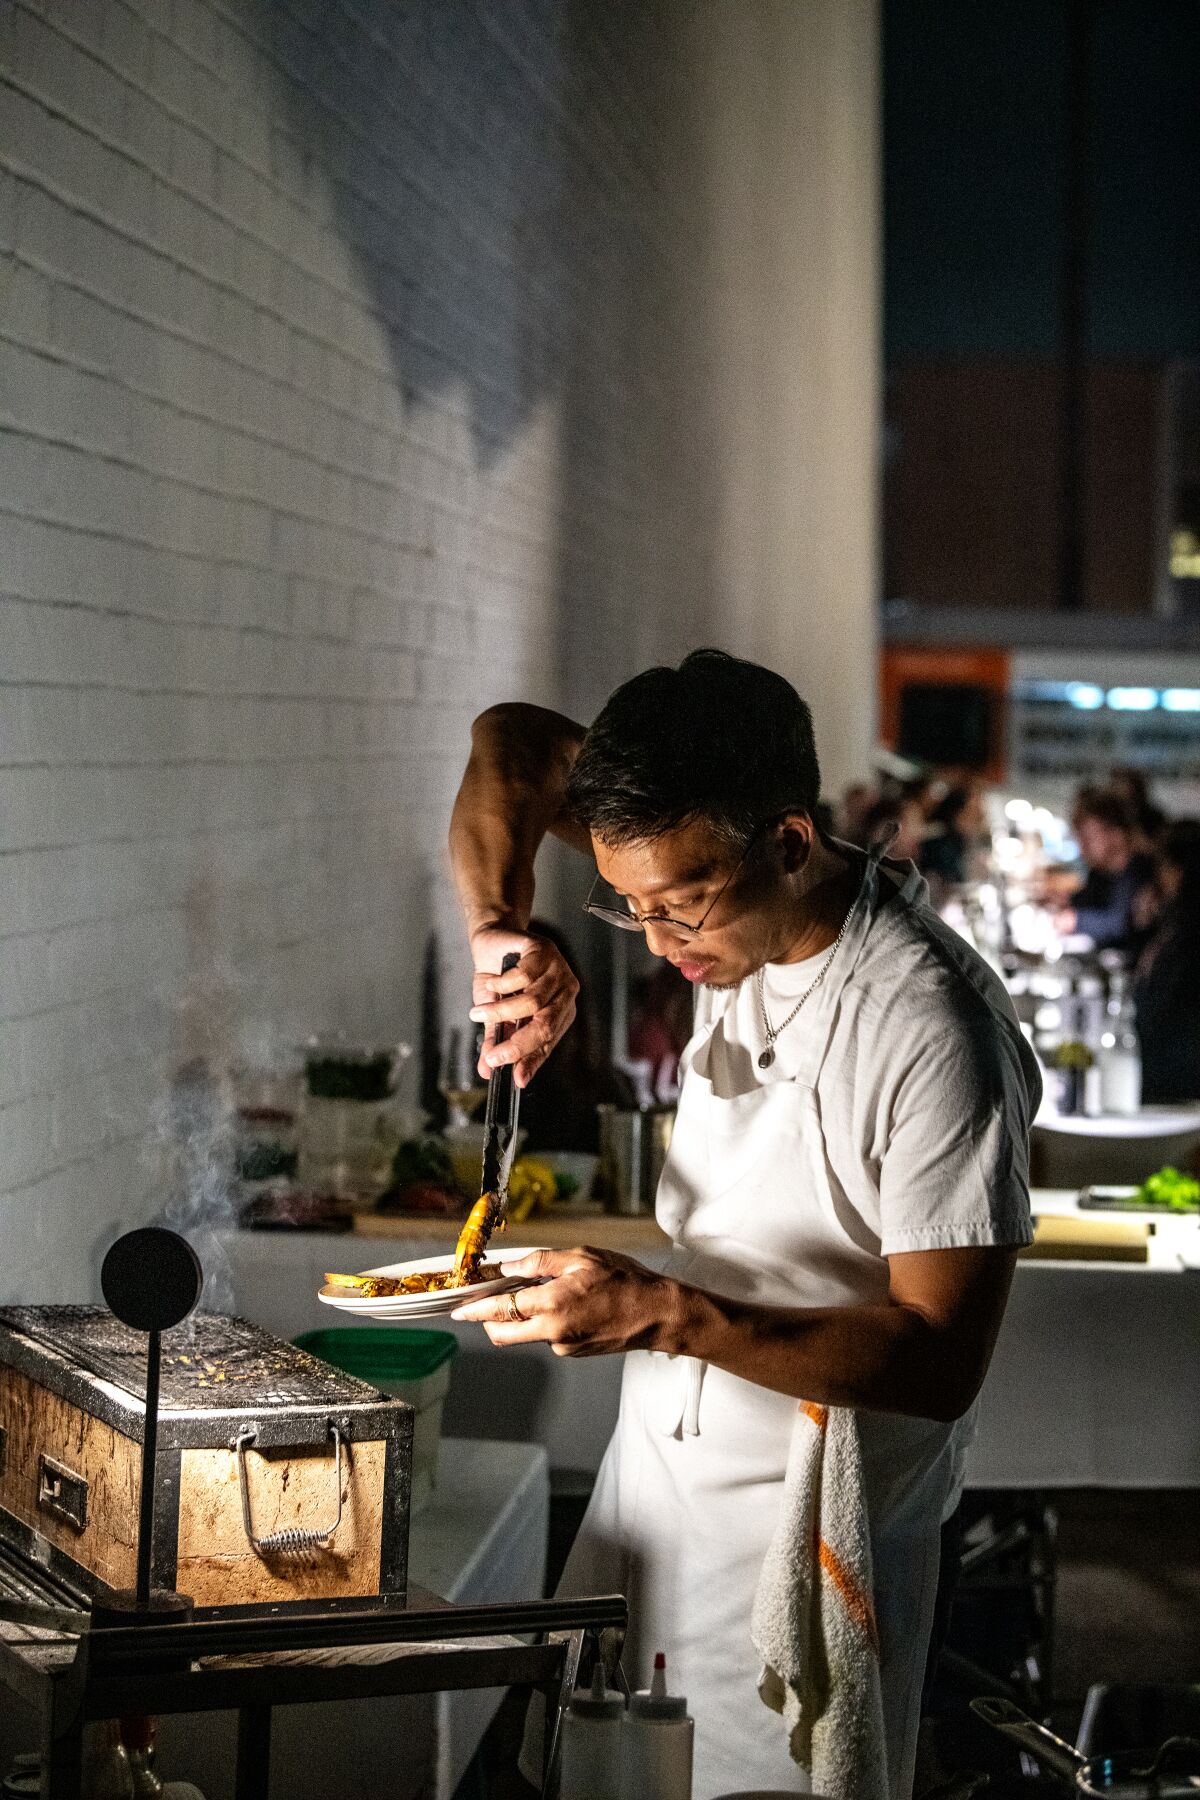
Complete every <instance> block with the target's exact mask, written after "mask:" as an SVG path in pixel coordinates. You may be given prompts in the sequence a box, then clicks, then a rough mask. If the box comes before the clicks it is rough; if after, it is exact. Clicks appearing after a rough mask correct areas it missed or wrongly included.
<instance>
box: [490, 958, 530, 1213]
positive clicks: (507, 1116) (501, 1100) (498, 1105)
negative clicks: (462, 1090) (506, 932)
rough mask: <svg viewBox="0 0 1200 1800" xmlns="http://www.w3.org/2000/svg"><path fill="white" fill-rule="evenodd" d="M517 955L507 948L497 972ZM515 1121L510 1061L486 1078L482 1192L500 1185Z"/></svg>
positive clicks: (498, 1033) (498, 1038)
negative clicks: (507, 1146) (486, 1093)
mask: <svg viewBox="0 0 1200 1800" xmlns="http://www.w3.org/2000/svg"><path fill="white" fill-rule="evenodd" d="M520 960H521V958H520V954H519V953H518V952H517V951H516V950H510V951H509V953H508V955H507V956H506V957H505V958H504V961H503V962H502V963H501V964H500V973H501V974H502V975H507V974H508V972H509V970H510V969H515V968H516V966H517V964H518V963H519V962H520ZM512 1031H513V1022H512V1020H511V1019H502V1020H501V1021H500V1023H499V1024H498V1025H497V1026H496V1029H495V1031H494V1032H493V1034H492V1043H493V1044H502V1043H503V1042H504V1040H505V1038H507V1037H509V1036H511V1034H512ZM516 1123H517V1085H516V1082H515V1080H514V1078H513V1065H512V1063H501V1064H500V1066H499V1067H498V1068H495V1069H493V1070H492V1072H491V1074H490V1076H489V1077H488V1097H487V1112H486V1114H485V1115H484V1124H485V1134H484V1141H483V1192H484V1193H485V1194H494V1193H495V1192H496V1191H497V1189H498V1188H499V1186H500V1172H501V1163H502V1159H503V1151H504V1145H505V1144H506V1143H507V1142H508V1141H509V1140H510V1139H511V1137H512V1134H513V1132H514V1130H515V1129H516Z"/></svg>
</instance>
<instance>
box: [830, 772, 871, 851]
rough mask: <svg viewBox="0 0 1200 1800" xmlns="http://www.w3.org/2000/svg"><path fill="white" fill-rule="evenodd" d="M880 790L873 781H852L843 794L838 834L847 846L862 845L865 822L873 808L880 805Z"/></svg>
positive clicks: (838, 811)
mask: <svg viewBox="0 0 1200 1800" xmlns="http://www.w3.org/2000/svg"><path fill="white" fill-rule="evenodd" d="M878 801H879V789H878V788H877V787H876V786H875V784H874V782H871V781H852V782H851V783H850V785H849V787H848V788H846V789H845V791H844V792H843V794H842V800H841V805H840V806H839V807H838V809H837V833H836V835H837V836H838V837H840V838H842V839H843V840H844V841H845V842H846V843H847V844H861V843H862V841H863V822H864V820H865V819H866V816H867V814H868V813H869V812H870V810H871V808H872V807H873V806H875V805H877V804H878Z"/></svg>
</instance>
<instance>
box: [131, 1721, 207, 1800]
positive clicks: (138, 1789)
mask: <svg viewBox="0 0 1200 1800" xmlns="http://www.w3.org/2000/svg"><path fill="white" fill-rule="evenodd" d="M156 1735H157V1727H156V1725H155V1722H154V1720H153V1719H151V1718H148V1717H147V1716H146V1715H145V1714H144V1713H143V1714H136V1715H132V1716H130V1717H127V1718H124V1719H122V1720H121V1745H122V1747H123V1749H124V1752H125V1755H126V1757H127V1758H128V1761H129V1773H130V1778H131V1781H132V1786H131V1788H130V1789H129V1792H130V1793H131V1794H132V1795H133V1800H204V1796H203V1794H201V1792H200V1790H199V1788H197V1787H193V1786H192V1784H191V1782H190V1781H164V1780H163V1778H162V1776H161V1775H160V1774H159V1772H158V1770H157V1769H156V1768H155V1766H154V1763H155V1755H154V1740H155V1737H156Z"/></svg>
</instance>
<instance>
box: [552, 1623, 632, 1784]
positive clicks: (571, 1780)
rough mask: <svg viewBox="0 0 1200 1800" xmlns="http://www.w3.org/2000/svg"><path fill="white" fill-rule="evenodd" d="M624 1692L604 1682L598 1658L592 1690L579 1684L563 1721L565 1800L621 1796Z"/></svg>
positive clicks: (602, 1670) (602, 1665)
mask: <svg viewBox="0 0 1200 1800" xmlns="http://www.w3.org/2000/svg"><path fill="white" fill-rule="evenodd" d="M624 1710H625V1702H624V1699H623V1698H622V1696H621V1695H620V1694H619V1693H617V1692H616V1690H615V1689H613V1688H606V1687H605V1685H604V1664H603V1663H602V1662H601V1661H600V1660H599V1659H598V1658H597V1661H596V1667H595V1669H594V1671H593V1673H592V1687H591V1692H590V1693H587V1692H585V1691H584V1689H583V1688H576V1690H575V1692H574V1693H573V1694H572V1696H571V1704H570V1705H569V1706H568V1708H567V1710H566V1712H565V1713H564V1714H563V1721H562V1786H561V1789H560V1795H561V1800H620V1794H621V1788H620V1773H619V1763H620V1756H621V1715H622V1713H623V1712H624Z"/></svg>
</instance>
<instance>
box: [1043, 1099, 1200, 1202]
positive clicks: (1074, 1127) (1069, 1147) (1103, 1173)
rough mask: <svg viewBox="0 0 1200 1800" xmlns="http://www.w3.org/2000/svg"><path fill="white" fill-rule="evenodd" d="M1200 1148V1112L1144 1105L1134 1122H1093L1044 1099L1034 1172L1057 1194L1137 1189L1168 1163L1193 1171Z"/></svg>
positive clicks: (1118, 1119)
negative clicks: (1088, 1189)
mask: <svg viewBox="0 0 1200 1800" xmlns="http://www.w3.org/2000/svg"><path fill="white" fill-rule="evenodd" d="M1048 1092H1049V1088H1048V1087H1047V1093H1048ZM1198 1146H1200V1107H1196V1106H1144V1107H1143V1108H1142V1109H1141V1111H1140V1112H1138V1113H1135V1114H1133V1115H1132V1117H1129V1118H1115V1117H1103V1118H1089V1117H1087V1116H1086V1115H1083V1114H1070V1115H1065V1116H1060V1115H1059V1114H1057V1113H1055V1112H1054V1111H1053V1109H1052V1108H1051V1107H1050V1106H1049V1104H1048V1103H1047V1102H1046V1101H1045V1100H1044V1101H1043V1105H1042V1110H1041V1112H1040V1113H1039V1114H1038V1117H1037V1119H1036V1121H1035V1122H1034V1127H1033V1142H1032V1157H1033V1173H1034V1177H1035V1179H1037V1180H1039V1181H1041V1182H1043V1183H1045V1185H1046V1186H1047V1187H1048V1188H1055V1189H1058V1188H1073V1189H1079V1188H1081V1187H1087V1186H1088V1185H1090V1184H1095V1185H1097V1186H1102V1185H1108V1186H1113V1187H1116V1186H1122V1185H1126V1184H1128V1185H1136V1184H1137V1183H1138V1182H1141V1181H1144V1180H1145V1179H1146V1177H1147V1176H1148V1175H1153V1174H1154V1172H1155V1170H1157V1169H1161V1168H1163V1167H1164V1165H1165V1164H1168V1163H1170V1164H1173V1165H1175V1166H1176V1167H1178V1168H1181V1169H1186V1168H1188V1167H1190V1165H1191V1161H1192V1158H1193V1157H1194V1155H1195V1153H1196V1149H1197V1147H1198Z"/></svg>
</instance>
